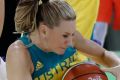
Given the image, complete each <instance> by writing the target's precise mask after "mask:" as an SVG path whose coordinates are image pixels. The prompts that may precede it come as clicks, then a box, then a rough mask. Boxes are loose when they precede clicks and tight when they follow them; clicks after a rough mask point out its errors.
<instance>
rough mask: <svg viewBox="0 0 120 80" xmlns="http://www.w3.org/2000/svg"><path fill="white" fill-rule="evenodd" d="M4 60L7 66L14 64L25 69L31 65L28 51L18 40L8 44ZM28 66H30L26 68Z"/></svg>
mask: <svg viewBox="0 0 120 80" xmlns="http://www.w3.org/2000/svg"><path fill="white" fill-rule="evenodd" d="M6 61H7V64H8V66H11V65H14V64H16V67H21V68H26V69H30V67H31V58H30V55H29V52H28V50H27V48H26V47H25V46H24V44H23V43H22V42H21V41H20V40H17V41H15V42H14V43H12V44H11V45H10V46H9V48H8V50H7V56H6ZM28 66H30V67H29V68H28Z"/></svg>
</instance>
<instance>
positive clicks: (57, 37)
mask: <svg viewBox="0 0 120 80" xmlns="http://www.w3.org/2000/svg"><path fill="white" fill-rule="evenodd" d="M75 19H76V15H75V12H74V10H73V9H72V8H71V7H70V6H69V5H68V4H67V3H66V2H65V1H63V0H62V1H60V0H50V1H48V0H42V1H41V0H40V1H38V0H23V1H22V0H20V2H19V4H18V6H17V9H16V14H15V24H16V30H17V32H19V33H22V36H21V38H19V40H17V41H15V42H14V43H12V44H11V45H10V47H9V48H8V51H7V75H8V80H61V79H62V76H63V74H64V72H65V71H66V70H67V69H68V68H70V67H71V66H73V65H75V64H77V63H80V61H79V57H78V56H79V54H77V53H76V50H80V51H82V52H85V53H86V54H87V55H89V57H90V56H92V57H94V59H95V60H96V61H97V62H100V63H103V64H104V65H107V66H110V67H113V66H117V65H120V59H119V58H118V57H117V56H115V55H114V54H113V53H111V52H109V51H107V50H105V49H103V48H102V47H100V46H98V45H97V44H95V43H94V42H92V41H90V40H86V39H84V38H83V37H82V36H81V34H80V33H79V32H77V31H76V28H75V27H76V25H75V24H76V22H75ZM86 23H87V22H86ZM115 69H117V70H116V71H115V72H114V74H116V73H118V69H119V70H120V67H118V68H115ZM119 74H120V73H119ZM116 76H118V75H117V74H116ZM118 79H120V78H118Z"/></svg>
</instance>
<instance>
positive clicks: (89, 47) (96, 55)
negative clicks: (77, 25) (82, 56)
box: [74, 32, 120, 66]
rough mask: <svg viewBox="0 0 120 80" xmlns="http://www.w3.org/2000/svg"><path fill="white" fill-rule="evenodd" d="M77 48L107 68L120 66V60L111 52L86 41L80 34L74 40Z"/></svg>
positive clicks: (77, 33)
mask: <svg viewBox="0 0 120 80" xmlns="http://www.w3.org/2000/svg"><path fill="white" fill-rule="evenodd" d="M74 43H75V47H76V48H77V49H78V50H80V51H82V52H84V53H86V55H87V56H88V57H91V58H92V59H93V60H95V61H97V62H98V63H101V64H103V65H106V66H116V65H120V58H119V57H117V56H116V55H115V54H114V53H112V52H109V51H107V50H105V49H104V48H102V47H101V46H99V45H98V44H96V43H95V42H93V41H91V40H87V39H84V38H83V37H82V36H81V34H80V33H79V32H76V34H75V38H74Z"/></svg>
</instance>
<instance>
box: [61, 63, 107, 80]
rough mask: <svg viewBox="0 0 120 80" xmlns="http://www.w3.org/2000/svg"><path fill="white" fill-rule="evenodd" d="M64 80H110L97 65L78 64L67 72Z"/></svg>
mask: <svg viewBox="0 0 120 80" xmlns="http://www.w3.org/2000/svg"><path fill="white" fill-rule="evenodd" d="M62 80H108V78H107V76H106V74H105V73H104V72H103V71H102V70H101V69H100V68H99V67H98V66H97V65H95V64H77V65H75V66H73V67H71V68H70V69H68V70H67V72H66V73H65V74H64V76H63V79H62Z"/></svg>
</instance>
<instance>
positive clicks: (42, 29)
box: [39, 24, 48, 36]
mask: <svg viewBox="0 0 120 80" xmlns="http://www.w3.org/2000/svg"><path fill="white" fill-rule="evenodd" d="M39 30H40V34H41V35H42V36H46V34H47V32H48V27H47V26H46V25H44V24H41V25H40V27H39Z"/></svg>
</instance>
